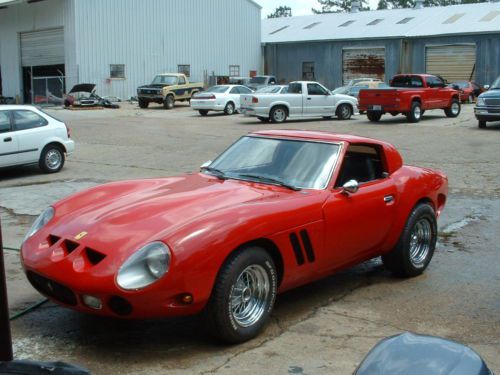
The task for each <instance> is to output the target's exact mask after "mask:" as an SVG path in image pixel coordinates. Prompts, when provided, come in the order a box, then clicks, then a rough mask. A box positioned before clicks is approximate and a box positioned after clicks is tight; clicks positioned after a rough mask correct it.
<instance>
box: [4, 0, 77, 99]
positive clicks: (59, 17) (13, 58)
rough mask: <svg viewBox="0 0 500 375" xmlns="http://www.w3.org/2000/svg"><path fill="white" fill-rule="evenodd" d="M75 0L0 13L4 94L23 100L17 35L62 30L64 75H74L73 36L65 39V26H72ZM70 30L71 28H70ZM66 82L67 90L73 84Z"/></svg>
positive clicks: (17, 7)
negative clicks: (55, 29) (63, 32)
mask: <svg viewBox="0 0 500 375" xmlns="http://www.w3.org/2000/svg"><path fill="white" fill-rule="evenodd" d="M73 2H74V0H46V1H42V2H38V3H32V4H28V3H22V4H17V5H10V6H9V7H8V8H6V9H0V68H1V69H2V85H3V94H4V95H5V96H16V95H19V96H20V97H22V92H21V89H22V81H21V80H22V70H21V52H20V40H19V34H20V33H22V32H28V31H36V30H45V29H51V28H58V27H63V28H65V38H64V39H65V40H64V42H65V56H66V58H65V60H66V61H65V63H66V72H67V75H70V76H71V75H74V74H75V72H76V66H75V48H74V46H73V45H74V43H73V39H72V34H71V32H69V33H68V34H67V35H66V25H67V24H72V23H73V22H72V18H73V10H72V7H73ZM70 29H71V27H70ZM75 78H76V77H73V78H71V77H70V78H69V81H68V82H67V86H69V85H71V84H72V83H73V81H75V80H76V79H75Z"/></svg>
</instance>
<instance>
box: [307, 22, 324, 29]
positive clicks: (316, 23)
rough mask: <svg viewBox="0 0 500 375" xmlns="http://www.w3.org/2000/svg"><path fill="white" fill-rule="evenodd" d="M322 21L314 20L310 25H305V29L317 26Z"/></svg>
mask: <svg viewBox="0 0 500 375" xmlns="http://www.w3.org/2000/svg"><path fill="white" fill-rule="evenodd" d="M320 23H321V22H314V23H311V24H310V25H307V26H306V27H304V30H306V29H312V28H313V27H316V26H318V25H319V24H320Z"/></svg>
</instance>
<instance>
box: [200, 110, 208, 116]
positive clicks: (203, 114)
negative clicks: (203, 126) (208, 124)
mask: <svg viewBox="0 0 500 375" xmlns="http://www.w3.org/2000/svg"><path fill="white" fill-rule="evenodd" d="M198 112H199V113H200V115H202V116H206V115H208V111H207V110H206V109H200V110H199V111H198Z"/></svg>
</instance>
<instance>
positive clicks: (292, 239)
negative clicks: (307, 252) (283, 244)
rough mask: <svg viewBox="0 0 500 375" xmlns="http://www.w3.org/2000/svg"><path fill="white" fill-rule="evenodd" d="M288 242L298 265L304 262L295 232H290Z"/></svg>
mask: <svg viewBox="0 0 500 375" xmlns="http://www.w3.org/2000/svg"><path fill="white" fill-rule="evenodd" d="M290 242H291V243H292V248H293V252H294V253H295V258H297V264H298V265H299V266H301V265H303V264H304V263H305V260H304V254H302V249H301V247H300V242H299V238H298V237H297V235H296V234H295V233H291V234H290Z"/></svg>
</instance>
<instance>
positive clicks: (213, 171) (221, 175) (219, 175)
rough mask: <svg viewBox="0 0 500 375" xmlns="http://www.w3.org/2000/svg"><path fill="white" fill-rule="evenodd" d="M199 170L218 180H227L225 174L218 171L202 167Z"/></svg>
mask: <svg viewBox="0 0 500 375" xmlns="http://www.w3.org/2000/svg"><path fill="white" fill-rule="evenodd" d="M201 170H202V171H207V172H210V174H212V175H213V176H215V177H217V178H218V179H219V180H227V179H228V177H227V176H226V174H225V173H224V172H222V171H221V170H220V169H217V168H211V167H202V168H201Z"/></svg>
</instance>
